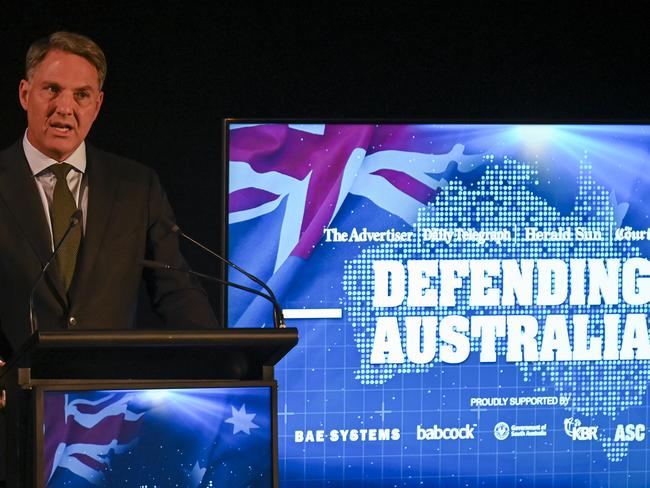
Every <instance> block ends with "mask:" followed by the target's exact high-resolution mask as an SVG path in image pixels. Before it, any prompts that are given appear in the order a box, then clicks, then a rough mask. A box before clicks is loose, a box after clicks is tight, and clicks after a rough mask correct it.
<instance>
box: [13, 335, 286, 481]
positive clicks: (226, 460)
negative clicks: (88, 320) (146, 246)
mask: <svg viewBox="0 0 650 488" xmlns="http://www.w3.org/2000/svg"><path fill="white" fill-rule="evenodd" d="M297 341H298V333H297V330H296V329H295V328H285V329H258V328H256V329H245V328H236V329H224V330H215V331H208V330H201V331H187V330H164V331H150V330H130V331H108V330H106V331H103V330H95V331H39V332H36V333H35V334H34V335H33V336H32V337H31V338H30V339H29V340H28V341H27V343H26V344H25V345H24V347H23V348H22V349H21V350H20V351H19V352H18V353H17V354H16V355H15V356H14V358H13V360H11V361H10V363H9V364H7V365H6V366H5V367H4V368H3V369H2V373H1V377H0V378H1V381H2V384H3V385H4V388H5V389H6V391H7V406H6V410H5V416H6V421H7V456H8V466H7V486H8V487H9V488H32V487H39V488H42V487H52V488H58V487H59V486H68V487H74V486H116V487H117V486H119V487H121V488H127V487H131V486H133V487H137V488H153V487H159V488H160V487H164V486H186V487H188V488H190V487H193V488H194V487H195V488H202V487H212V486H229V487H236V486H260V487H262V486H264V487H266V486H268V487H272V486H277V484H278V469H277V452H278V451H277V425H276V414H277V383H276V381H275V378H274V373H273V368H274V366H275V364H276V363H277V362H278V361H279V360H280V359H281V358H282V357H283V356H284V355H285V354H286V353H287V352H289V350H291V348H292V347H293V346H294V345H295V344H296V343H297Z"/></svg>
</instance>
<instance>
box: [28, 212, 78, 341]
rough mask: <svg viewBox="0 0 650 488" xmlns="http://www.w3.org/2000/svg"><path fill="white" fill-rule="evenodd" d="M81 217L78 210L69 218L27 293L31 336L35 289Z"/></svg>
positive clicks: (34, 325)
mask: <svg viewBox="0 0 650 488" xmlns="http://www.w3.org/2000/svg"><path fill="white" fill-rule="evenodd" d="M82 215H83V212H82V211H81V209H80V208H78V209H77V210H75V212H74V213H73V214H72V216H71V217H70V223H69V224H68V228H67V229H66V230H65V232H64V233H63V236H61V240H60V241H59V242H57V243H56V246H54V250H53V251H52V254H50V257H49V258H48V260H47V261H46V262H45V264H44V265H43V267H42V268H41V272H40V273H39V274H38V276H37V277H36V281H34V284H33V285H32V289H31V291H30V292H29V328H30V332H31V333H32V334H33V333H34V332H36V328H37V323H36V315H35V314H34V295H35V294H36V288H37V287H38V285H39V284H40V282H41V281H42V280H43V277H44V276H45V272H46V271H47V269H48V268H49V267H50V265H51V264H52V261H54V258H55V257H56V255H57V254H58V252H59V249H60V248H61V246H62V245H63V243H64V242H65V240H66V239H67V237H68V235H69V234H70V232H71V231H72V229H74V228H75V227H76V226H77V225H79V222H80V221H81V217H82Z"/></svg>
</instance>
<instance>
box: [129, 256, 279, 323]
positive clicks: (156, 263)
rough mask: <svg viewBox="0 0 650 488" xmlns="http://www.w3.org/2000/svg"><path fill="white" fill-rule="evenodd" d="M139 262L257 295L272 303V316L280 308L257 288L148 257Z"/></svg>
mask: <svg viewBox="0 0 650 488" xmlns="http://www.w3.org/2000/svg"><path fill="white" fill-rule="evenodd" d="M140 264H141V265H142V266H143V267H145V268H149V269H164V270H168V271H176V272H178V273H185V274H189V275H192V276H197V277H199V278H203V279H205V280H208V281H213V282H215V283H219V284H221V285H225V286H232V287H233V288H237V289H239V290H243V291H246V292H248V293H252V294H254V295H258V296H260V297H262V298H264V299H266V300H268V301H269V302H271V303H272V304H273V310H274V317H275V316H276V314H277V313H278V310H279V309H280V304H279V303H278V302H277V300H275V299H273V298H272V297H271V296H270V295H267V294H266V293H263V292H261V291H259V290H256V289H255V288H250V287H248V286H244V285H240V284H239V283H234V282H232V281H227V280H222V279H221V278H217V277H216V276H210V275H207V274H203V273H199V272H198V271H193V270H191V269H185V268H177V267H175V266H172V265H170V264H167V263H162V262H160V261H151V260H149V259H141V260H140ZM280 313H281V312H280ZM273 324H274V327H275V328H278V327H279V324H278V323H277V322H276V321H275V320H274V322H273Z"/></svg>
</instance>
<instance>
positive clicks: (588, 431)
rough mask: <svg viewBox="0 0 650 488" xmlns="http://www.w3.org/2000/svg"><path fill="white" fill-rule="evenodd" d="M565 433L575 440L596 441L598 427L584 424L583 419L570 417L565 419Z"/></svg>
mask: <svg viewBox="0 0 650 488" xmlns="http://www.w3.org/2000/svg"><path fill="white" fill-rule="evenodd" d="M564 433H565V434H566V435H568V436H569V437H571V439H573V440H574V441H595V440H596V439H598V427H597V426H593V425H589V426H587V425H582V420H580V419H574V418H573V417H570V418H568V419H564Z"/></svg>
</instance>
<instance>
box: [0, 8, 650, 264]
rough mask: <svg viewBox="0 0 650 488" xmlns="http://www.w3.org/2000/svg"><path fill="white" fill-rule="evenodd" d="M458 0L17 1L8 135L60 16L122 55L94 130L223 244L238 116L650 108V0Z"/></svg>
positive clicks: (4, 25)
mask: <svg viewBox="0 0 650 488" xmlns="http://www.w3.org/2000/svg"><path fill="white" fill-rule="evenodd" d="M383 3H384V2H382V4H383ZM449 3H451V2H446V3H441V2H430V1H429V2H426V1H421V2H415V1H413V2H408V1H399V2H395V1H393V2H391V3H389V4H388V5H386V6H382V5H381V4H380V3H379V2H369V1H368V2H366V1H364V2H360V1H353V0H349V1H340V2H339V1H328V2H326V1H321V2H313V1H309V0H303V1H302V2H280V1H275V2H268V1H267V2H262V1H259V2H252V1H251V2H246V1H237V2H231V1H217V0H214V1H210V2H199V1H194V2H190V1H186V2H180V1H179V2H164V1H159V2H131V3H127V2H124V1H114V2H90V1H89V2H64V1H59V2H54V1H31V2H27V1H23V2H14V1H10V2H6V1H3V2H1V3H0V63H1V64H0V108H1V110H0V114H1V115H0V117H1V123H0V127H1V130H0V146H2V147H4V146H8V145H9V144H11V143H12V142H13V141H14V140H16V139H17V138H18V137H20V136H21V135H22V133H23V131H24V126H25V118H24V114H23V112H22V109H21V108H20V105H19V104H18V100H17V86H18V81H19V80H20V78H21V76H22V73H23V59H24V55H25V52H26V50H27V48H28V46H29V44H30V43H31V42H32V41H33V40H34V39H35V38H38V37H41V36H44V35H47V34H49V33H51V32H53V31H55V30H59V29H65V30H72V31H77V32H81V33H84V34H86V35H89V36H90V37H92V38H93V39H95V40H96V41H97V42H98V43H99V44H100V46H102V48H103V49H104V51H105V53H106V55H107V57H108V61H109V71H108V78H107V81H106V85H105V93H106V95H105V101H104V106H103V108H102V113H101V114H100V117H99V119H98V121H97V122H96V124H95V127H94V128H93V131H92V132H91V135H90V139H91V140H92V141H93V142H94V143H95V144H96V145H98V146H99V147H102V148H103V149H106V150H109V151H113V152H116V153H120V154H122V155H125V156H128V157H132V158H134V159H137V160H140V161H142V162H143V163H145V164H147V165H150V166H152V167H153V168H155V169H156V170H157V171H158V173H159V174H160V177H161V180H162V182H163V184H164V185H165V187H166V189H167V191H168V194H169V197H170V200H171V202H172V205H173V206H174V208H175V210H176V213H177V219H178V222H179V224H180V225H181V227H183V228H184V229H185V230H186V231H187V232H188V233H190V234H193V235H194V236H196V237H197V238H199V239H201V240H203V241H205V242H206V243H207V244H209V245H211V246H213V247H218V246H219V244H220V242H221V238H222V236H221V231H220V223H219V222H220V221H221V218H222V217H221V213H220V212H221V210H220V206H219V203H220V189H221V188H222V182H221V171H222V169H221V168H222V147H221V142H222V141H221V122H222V119H223V118H224V117H271V118H337V119H345V118H357V119H367V118H380V119H426V120H434V121H435V120H478V121H493V120H503V121H538V122H543V121H586V120H599V121H609V120H611V121H643V120H648V119H649V118H648V113H650V99H649V97H648V93H647V92H648V88H649V81H650V77H649V73H650V71H649V70H648V66H647V65H648V54H649V53H650V49H649V47H648V42H647V41H646V38H647V37H648V30H649V25H650V24H649V23H648V18H649V17H648V16H647V15H646V14H645V11H646V7H647V2H635V3H633V4H631V6H630V5H628V6H625V7H620V6H616V7H611V8H607V9H605V8H603V7H602V4H599V6H598V8H596V6H594V5H593V2H584V3H582V2H558V3H557V4H554V3H550V2H546V1H545V2H542V1H540V2H536V3H533V2H514V1H513V2H479V1H475V2H466V3H462V2H455V3H453V6H450V5H449ZM187 253H188V254H189V256H188V257H189V260H190V262H191V263H192V264H193V265H194V266H195V267H196V268H204V269H210V267H211V266H213V265H212V264H211V263H210V262H208V261H206V260H203V259H202V256H200V255H199V254H198V253H195V252H194V251H192V250H187Z"/></svg>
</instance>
